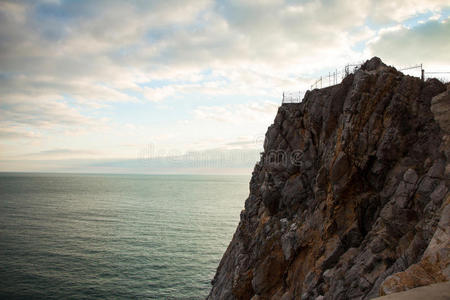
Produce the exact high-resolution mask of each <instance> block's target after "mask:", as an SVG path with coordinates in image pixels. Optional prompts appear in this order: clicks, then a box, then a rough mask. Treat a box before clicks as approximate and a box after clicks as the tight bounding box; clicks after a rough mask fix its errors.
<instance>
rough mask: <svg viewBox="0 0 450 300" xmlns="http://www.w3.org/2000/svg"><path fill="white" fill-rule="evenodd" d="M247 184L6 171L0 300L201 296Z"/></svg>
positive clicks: (0, 190)
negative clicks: (1, 299)
mask: <svg viewBox="0 0 450 300" xmlns="http://www.w3.org/2000/svg"><path fill="white" fill-rule="evenodd" d="M248 181H249V177H248V176H190V175H186V176H178V175H176V176H175V175H167V176H154V175H67V174H6V173H3V174H0V298H27V299H29V298H33V299H40V298H46V299H48V298H55V299H61V298H65V299H67V298H73V299H105V298H108V299H119V298H123V299H137V298H139V299H142V298H147V299H202V298H204V297H206V295H207V293H208V291H209V288H210V281H211V279H212V278H213V276H214V273H215V269H216V268H217V266H218V263H219V261H220V258H221V257H222V254H223V252H224V251H225V249H226V247H227V245H228V243H229V241H230V240H231V238H232V234H233V232H234V230H235V229H236V226H237V223H238V221H239V212H240V210H241V209H242V208H243V205H244V200H245V198H246V197H247V195H248Z"/></svg>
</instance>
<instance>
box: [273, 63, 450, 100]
mask: <svg viewBox="0 0 450 300" xmlns="http://www.w3.org/2000/svg"><path fill="white" fill-rule="evenodd" d="M361 65H362V63H359V64H348V65H346V66H345V67H344V68H342V69H340V70H338V69H336V70H335V71H333V72H328V75H325V76H320V77H319V78H318V79H317V80H316V81H314V83H313V84H311V86H310V90H313V89H321V88H325V87H330V86H333V85H337V84H339V83H341V82H342V80H343V79H344V78H345V77H346V76H348V75H350V74H352V73H355V72H356V71H357V70H358V69H359V68H360V67H361ZM417 70H419V72H420V73H419V74H415V73H414V72H417ZM398 71H402V72H403V71H408V72H404V73H406V74H407V75H411V76H415V75H419V76H415V77H420V78H421V79H422V80H425V79H428V78H434V77H436V76H433V75H438V77H439V78H438V79H439V80H441V81H442V82H450V72H446V71H435V72H434V71H428V72H426V71H425V70H424V69H423V64H417V65H414V66H409V67H403V68H400V69H398ZM428 75H431V76H428ZM305 94H306V91H284V92H283V98H282V102H281V104H287V103H301V102H302V100H303V97H304V96H305Z"/></svg>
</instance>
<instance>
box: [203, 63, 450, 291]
mask: <svg viewBox="0 0 450 300" xmlns="http://www.w3.org/2000/svg"><path fill="white" fill-rule="evenodd" d="M449 111H450V97H449V87H448V86H445V85H444V84H442V83H441V82H439V81H438V80H434V79H431V80H427V81H425V82H423V81H421V80H420V79H418V78H414V77H411V76H405V75H403V74H402V73H400V72H398V71H397V70H395V69H394V68H392V67H388V66H386V65H385V64H383V63H382V61H381V60H380V59H379V58H373V59H371V60H369V61H367V62H366V63H365V64H363V65H362V67H361V68H360V69H359V70H358V71H356V72H355V73H354V74H350V75H349V76H347V77H346V78H344V80H343V81H342V83H341V84H338V85H335V86H331V87H328V88H324V89H316V90H313V91H309V92H307V93H306V95H305V98H304V100H303V102H302V103H300V104H285V105H282V106H281V107H280V108H279V110H278V113H277V116H276V117H275V121H274V124H273V125H271V126H270V127H269V129H268V131H267V134H266V139H265V141H264V155H263V156H262V157H261V161H260V162H258V163H257V164H256V166H255V169H254V172H253V174H252V179H251V181H250V196H249V197H248V199H247V201H246V203H245V210H244V211H243V212H242V213H241V220H240V223H239V226H238V228H237V229H236V233H235V234H234V236H233V240H232V241H231V243H230V245H229V246H228V249H227V250H226V252H225V254H224V256H223V258H222V260H221V262H220V265H219V267H218V269H217V273H216V275H215V277H214V280H213V282H212V284H213V286H212V289H211V292H210V294H209V296H208V299H283V300H287V299H370V298H373V297H377V296H379V295H380V294H389V293H393V292H397V291H402V290H406V289H410V288H413V287H416V286H419V285H424V284H430V283H433V282H438V281H445V280H449V279H450V277H449V276H450V266H449V265H450V261H449V257H450V245H449V241H450V236H449V234H450V229H449V228H450V205H449V202H450V198H449V193H448V190H449V184H450V180H449V174H450V164H449V155H450V151H449V146H450V138H449V135H448V133H449V132H450V118H449V114H448V112H449Z"/></svg>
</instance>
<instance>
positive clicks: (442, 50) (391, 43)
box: [368, 21, 450, 68]
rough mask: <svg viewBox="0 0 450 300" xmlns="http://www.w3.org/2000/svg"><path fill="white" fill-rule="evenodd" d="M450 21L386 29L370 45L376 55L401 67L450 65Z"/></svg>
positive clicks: (370, 49) (371, 50)
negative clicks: (449, 41) (419, 64)
mask: <svg viewBox="0 0 450 300" xmlns="http://www.w3.org/2000/svg"><path fill="white" fill-rule="evenodd" d="M449 36H450V23H449V22H438V21H429V22H426V23H424V24H421V25H418V26H416V27H413V28H407V27H404V26H397V27H396V28H395V29H393V30H384V31H382V32H381V34H380V35H379V36H378V37H377V38H376V39H375V40H373V41H372V42H371V43H370V44H369V47H368V49H369V51H370V53H371V54H373V55H377V56H380V57H382V58H384V59H385V60H386V61H387V62H389V63H392V64H394V65H397V66H399V65H400V66H401V65H411V64H416V63H424V64H425V68H426V67H427V66H428V67H429V66H433V67H434V66H443V65H447V66H449V65H450V43H448V42H447V40H448V37H449Z"/></svg>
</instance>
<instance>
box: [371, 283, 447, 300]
mask: <svg viewBox="0 0 450 300" xmlns="http://www.w3.org/2000/svg"><path fill="white" fill-rule="evenodd" d="M375 299H376V300H423V299H430V300H431V299H432V300H450V282H449V281H447V282H444V283H436V284H432V285H428V286H424V287H418V288H414V289H411V290H408V291H405V292H401V293H396V294H393V295H389V296H383V297H378V298H375Z"/></svg>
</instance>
